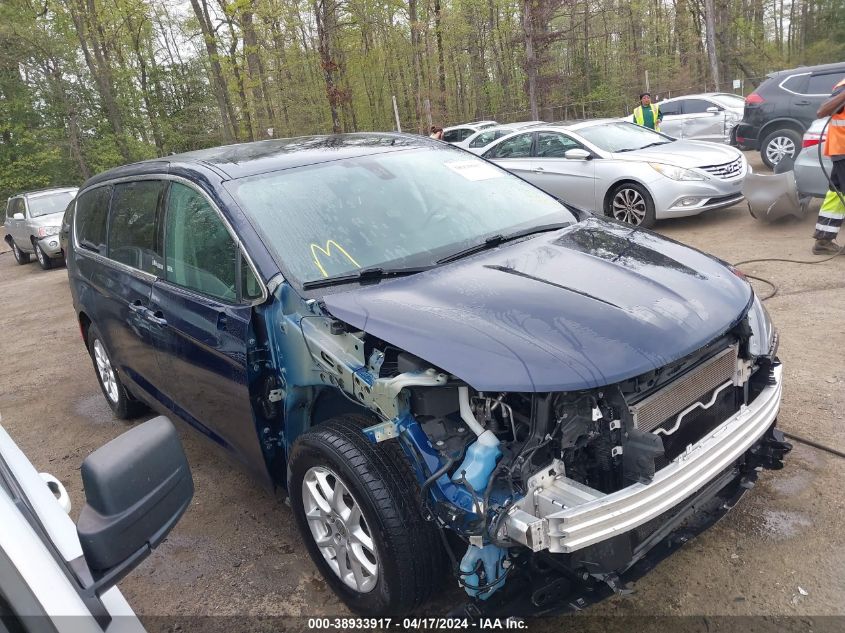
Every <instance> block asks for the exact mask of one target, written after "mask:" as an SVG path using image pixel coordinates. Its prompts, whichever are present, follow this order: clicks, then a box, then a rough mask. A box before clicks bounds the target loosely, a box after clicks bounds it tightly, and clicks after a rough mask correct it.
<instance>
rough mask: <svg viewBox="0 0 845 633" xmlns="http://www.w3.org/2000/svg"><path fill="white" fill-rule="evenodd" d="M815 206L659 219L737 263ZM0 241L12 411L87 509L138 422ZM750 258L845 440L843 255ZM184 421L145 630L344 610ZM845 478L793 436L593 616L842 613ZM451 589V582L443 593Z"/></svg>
mask: <svg viewBox="0 0 845 633" xmlns="http://www.w3.org/2000/svg"><path fill="white" fill-rule="evenodd" d="M750 158H751V159H752V160H754V159H755V158H756V156H755V157H750ZM756 162H757V165H759V159H757V161H756ZM817 209H818V203H817V202H816V203H814V205H813V206H812V207H811V211H812V212H811V214H810V216H808V217H807V218H805V219H804V220H801V221H795V220H790V221H784V222H780V223H777V224H774V225H763V224H760V223H758V222H756V221H754V220H753V219H752V218H751V217H750V216H749V215H748V213H747V210H746V209H745V207H744V206H736V207H733V208H730V209H726V210H722V211H718V212H714V213H708V214H706V215H704V216H701V217H694V218H686V219H681V220H674V221H665V222H661V223H659V224H658V226H657V230H658V231H659V232H661V233H663V234H665V235H668V236H671V237H672V238H674V239H677V240H680V241H682V242H685V243H688V244H690V245H692V246H695V247H697V248H700V249H703V250H705V251H709V252H711V253H714V254H715V255H717V256H719V257H721V258H723V259H725V260H727V261H731V262H736V261H739V260H745V259H749V258H756V257H787V258H797V259H817V258H814V257H812V256H811V255H810V253H809V249H810V246H811V239H810V235H811V233H812V227H813V224H814V222H815V211H816V210H817ZM0 248H2V249H3V250H4V251H6V252H3V253H2V254H0V306H2V307H0V357H2V359H3V369H2V381H0V413H2V424H3V426H4V427H5V428H6V429H7V430H8V431H9V433H10V434H11V435H12V437H13V438H14V439H15V441H16V442H17V443H18V444H19V445H20V447H21V448H22V449H23V451H24V452H25V453H26V454H27V455H28V456H29V458H30V459H31V460H32V462H33V463H34V464H35V465H36V467H37V468H38V469H39V470H42V471H48V472H50V473H52V474H53V475H55V476H56V477H58V478H59V479H61V480H62V481H63V482H64V483H65V485H66V487H67V489H68V493H69V494H70V497H71V499H72V501H73V506H74V509H73V512H72V515H73V516H74V518H76V516H77V513H78V511H79V508H80V507H81V506H82V504H83V501H84V496H83V492H82V488H81V482H80V478H79V465H80V463H81V462H82V460H83V459H84V458H85V456H86V455H87V454H88V453H90V452H91V451H93V450H94V449H96V448H97V447H99V446H101V445H102V444H104V443H105V442H107V441H108V440H110V439H111V438H113V437H115V436H116V435H118V434H120V433H121V432H122V431H124V430H126V429H127V428H128V424H127V423H125V422H121V421H118V420H115V419H114V418H113V417H112V415H111V411H110V410H109V408H108V406H107V405H106V403H105V400H104V399H103V396H102V394H101V392H100V390H99V388H98V386H97V382H96V379H95V376H94V371H93V368H92V366H91V362H90V359H89V357H88V355H87V353H86V350H85V348H84V347H83V345H82V343H81V341H80V337H79V331H78V328H77V325H76V321H75V319H74V314H73V308H72V306H71V299H70V292H69V289H68V281H67V274H66V272H65V269H64V268H58V269H55V270H51V271H46V272H45V271H42V270H41V269H40V268H39V267H38V266H37V264H31V265H28V266H17V265H16V264H15V262H14V259H13V258H12V256H11V254H10V253H8V252H7V249H6V245H5V244H2V247H0ZM742 268H743V270H745V271H746V272H747V273H749V274H754V275H758V276H762V277H766V278H768V279H770V280H772V281H774V282H775V283H776V284H777V285H778V293H777V295H776V296H775V297H774V298H772V299H771V300H769V301H768V302H767V305H768V308H769V310H770V312H771V314H772V317H773V319H774V320H775V322H776V324H777V326H778V327H779V329H780V332H781V347H780V356H781V358H782V359H783V361H784V367H785V381H784V382H785V386H784V400H783V408H782V410H781V415H780V426H781V428H783V429H785V430H786V431H792V432H794V433H798V434H801V435H803V436H806V437H808V438H812V439H814V440H816V441H818V442H822V443H825V444H828V445H830V446H833V447H836V448H838V449H839V450H845V432H843V410H845V392H843V381H845V360H843V349H845V322H843V320H842V315H843V313H845V295H843V293H842V290H843V288H845V280H843V275H842V273H843V270H845V258H842V259H837V260H833V261H831V262H827V263H823V264H820V265H818V266H799V265H794V264H786V263H758V264H749V265H745V266H743V267H742ZM760 290H761V291H763V292H765V291H766V290H767V288H766V287H765V286H762V285H760ZM180 433H181V435H182V439H183V443H184V445H185V449H186V452H187V455H188V459H189V461H190V463H191V467H192V469H193V475H194V481H195V484H196V494H195V496H194V501H193V503H192V504H191V507H190V509H189V510H188V512H187V513H186V514H185V516H184V518H183V519H182V520H181V522H180V523H179V524H178V525H177V526H176V528H175V529H174V530H173V532H172V534H171V536H170V537H169V538H168V539H167V541H166V542H165V543H164V544H162V546H161V547H159V548H158V549H157V550H156V551H155V552H154V553H153V554H152V556H151V557H150V558H149V559H148V560H147V561H146V562H145V563H143V564H142V565H141V566H140V567H139V568H138V569H137V570H135V571H134V572H133V573H132V574H131V575H130V576H128V577H127V578H126V579H125V580H123V581H122V582H121V583H120V587H121V590H122V591H123V592H124V594H125V595H126V597H127V599H128V600H129V602H130V604H132V606H133V607H134V608H135V610H136V612H137V613H139V614H141V615H142V617H143V618H145V621H146V622H147V623H148V626H150V628H151V629H155V628H160V627H159V626H158V624H157V623H158V622H159V621H158V620H156V619H155V618H153V617H152V616H159V615H165V616H193V615H233V616H243V615H256V616H271V615H309V616H312V615H346V614H347V612H346V610H345V609H344V607H343V606H342V605H341V604H340V603H339V602H338V601H337V600H336V599H335V597H334V596H333V594H332V593H331V591H330V590H329V589H328V588H327V586H326V584H325V583H324V582H323V580H322V579H321V578H320V576H319V575H318V573H317V572H316V570H315V568H314V566H313V565H312V564H311V562H310V560H309V558H308V555H307V553H306V552H305V549H304V547H303V545H302V543H301V541H300V538H299V535H298V534H297V532H296V530H295V528H294V526H293V520H292V516H291V513H290V510H289V508H288V507H287V506H285V505H284V503H283V502H281V501H280V499H279V498H277V497H274V496H273V495H272V494H270V493H267V492H265V491H263V490H262V489H260V488H259V487H258V485H257V484H256V483H255V482H254V481H253V480H252V479H251V478H250V477H249V476H248V475H247V474H246V473H244V472H243V471H242V470H240V469H239V468H238V467H237V466H235V465H234V463H233V462H232V461H230V460H229V458H228V457H227V456H225V455H224V454H222V453H220V452H218V451H217V449H216V448H215V447H213V446H212V445H211V444H210V443H207V442H206V441H204V440H203V439H202V438H201V437H199V436H198V435H196V434H194V433H193V432H191V431H189V430H185V429H184V427H183V428H181V430H180ZM844 479H845V460H843V459H840V458H837V457H834V456H832V455H830V454H827V453H824V452H821V451H818V450H816V449H812V448H808V447H806V446H803V445H797V446H796V448H795V450H794V451H793V452H792V454H791V456H790V457H789V459H788V461H787V465H786V468H785V469H784V470H782V471H779V472H771V471H766V472H764V473H763V474H762V476H761V478H760V481H759V482H758V484H757V486H756V487H755V488H754V489H753V490H752V491H750V493H749V494H747V495H746V496H745V498H744V499H743V500H742V501H741V502H740V504H739V505H738V507H737V508H736V509H734V511H732V512H731V513H729V514H728V516H727V517H726V518H725V519H724V520H722V521H721V522H720V523H719V524H718V525H716V526H714V527H713V528H712V529H711V530H709V531H708V532H706V533H705V534H703V535H702V536H700V537H699V538H697V539H695V540H694V541H691V542H690V543H688V544H687V545H686V546H685V547H683V548H682V549H681V550H680V551H679V552H678V553H676V554H675V555H674V556H672V557H670V558H669V559H667V560H666V561H664V562H663V563H661V564H660V565H659V566H658V567H657V569H655V570H654V571H653V572H652V573H651V574H649V575H648V576H646V577H645V578H643V579H642V580H641V581H639V582H638V583H637V584H636V586H635V590H634V592H633V593H631V594H629V595H627V596H624V597H615V598H612V599H610V600H608V601H605V602H604V603H602V604H600V605H597V606H595V607H593V608H591V609H590V610H589V613H590V614H592V615H611V616H612V615H628V616H661V615H670V616H720V615H767V616H822V615H845V576H843V574H842V570H843V569H845V532H843V530H842V529H841V522H842V518H843V510H844V509H845V492H843V487H842V485H841V482H842V481H843V480H844ZM456 597H458V593H457V590H454V589H452V590H449V591H447V592H446V593H445V595H444V596H443V597H442V598H441V599H440V600H439V601H438V603H439V605H440V604H442V605H446V604H448V603H449V602H450V601H451V600H453V599H455V598H456ZM439 605H438V606H439ZM624 621H626V620H620V621H619V622H620V623H621V622H624ZM796 621H797V622H798V623H799V625H800V626H798V628H801V629H802V630H803V629H807V628H812V626H813V625H812V624H811V622H812V621H811V620H810V619H798V620H790V622H796ZM804 622H808V623H810V624H806V626H805V625H804V624H801V623H804ZM539 626H540V628H546V626H549V628H550V630H551V628H555V626H556V625H555V626H552V625H551V623H550V622H548V623H546V625H543V624H542V623H541V624H540V625H539ZM822 629H824V627H820V626H819V625H818V624H817V625H816V626H815V630H822ZM702 630H706V629H702Z"/></svg>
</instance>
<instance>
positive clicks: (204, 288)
mask: <svg viewBox="0 0 845 633" xmlns="http://www.w3.org/2000/svg"><path fill="white" fill-rule="evenodd" d="M164 252H165V257H166V277H167V280H168V281H170V282H172V283H174V284H176V285H179V286H182V287H184V288H189V289H191V290H195V291H197V292H199V293H201V294H204V295H208V296H210V297H214V298H216V299H221V300H223V301H228V302H232V303H233V302H235V301H236V300H237V275H238V247H237V244H236V243H235V240H234V239H232V236H231V235H230V234H229V231H228V230H227V229H226V225H225V224H224V223H223V220H221V219H220V216H219V215H218V214H217V211H216V210H215V209H214V207H212V206H211V205H210V204H209V203H208V201H207V200H206V199H205V197H203V196H202V194H200V193H199V192H198V191H196V190H194V189H192V188H191V187H188V186H186V185H183V184H181V183H177V182H174V183H172V184H171V185H170V193H169V195H168V202H167V221H166V226H165V251H164Z"/></svg>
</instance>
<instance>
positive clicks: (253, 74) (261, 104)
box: [241, 0, 273, 138]
mask: <svg viewBox="0 0 845 633" xmlns="http://www.w3.org/2000/svg"><path fill="white" fill-rule="evenodd" d="M254 6H255V3H254V0H253V1H251V2H249V4H248V5H247V7H246V8H245V9H244V11H243V12H242V13H241V30H243V37H244V55H245V57H246V66H247V71H248V73H249V87H250V91H251V92H252V103H253V107H254V108H255V112H256V122H257V126H258V138H269V137H270V136H271V135H270V130H269V128H270V127H272V125H273V113H272V110H271V109H270V104H269V103H268V102H267V101H266V96H265V92H264V85H263V73H262V72H261V59H260V58H259V55H258V36H257V35H256V34H255V24H254V23H253V7H254Z"/></svg>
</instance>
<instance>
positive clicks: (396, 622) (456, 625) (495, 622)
mask: <svg viewBox="0 0 845 633" xmlns="http://www.w3.org/2000/svg"><path fill="white" fill-rule="evenodd" d="M308 628H309V629H311V630H317V631H319V630H354V629H368V630H372V629H382V630H388V629H393V628H395V629H399V630H432V631H434V630H444V631H445V630H469V629H479V630H490V629H494V630H496V629H498V630H502V631H505V630H511V631H518V630H522V629H526V628H528V626H527V623H526V622H525V621H524V620H520V619H516V618H480V619H478V620H470V619H468V618H422V617H419V618H402V619H399V618H308Z"/></svg>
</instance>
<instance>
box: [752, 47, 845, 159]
mask: <svg viewBox="0 0 845 633" xmlns="http://www.w3.org/2000/svg"><path fill="white" fill-rule="evenodd" d="M843 77H845V62H840V63H836V64H824V65H822V66H802V67H799V68H793V69H791V70H782V71H780V72H776V73H771V74H770V75H768V79H766V80H765V81H764V82H763V83H761V84H760V86H758V88H757V89H756V90H755V91H754V92H752V93H751V94H750V95H748V96H747V97H746V98H745V113H744V115H743V117H742V121H740V123H739V124H738V125H737V128H736V143H737V144H738V145H742V146H745V147H748V148H750V149H759V150H760V156H761V158H762V159H763V162H764V163H765V164H766V165H767V166H768V167H770V168H774V166H775V165H777V163H778V162H779V161H780V160H781V159H783V157H784V156H789V157H790V158H794V157H795V156H796V155H797V154H798V150H799V149H800V147H801V135H802V134H803V133H804V132H805V131H806V129H807V128H808V127H809V126H810V124H811V123H812V122H813V120H814V119H815V118H816V111H817V110H818V108H819V106H820V105H821V104H822V102H823V101H824V100H825V99H827V98H828V97H829V96H830V93H831V91H832V90H833V86H835V85H836V83H837V82H839V81H840V80H841V79H842V78H843Z"/></svg>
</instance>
